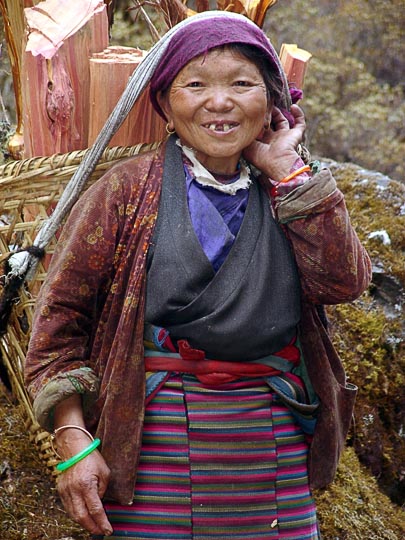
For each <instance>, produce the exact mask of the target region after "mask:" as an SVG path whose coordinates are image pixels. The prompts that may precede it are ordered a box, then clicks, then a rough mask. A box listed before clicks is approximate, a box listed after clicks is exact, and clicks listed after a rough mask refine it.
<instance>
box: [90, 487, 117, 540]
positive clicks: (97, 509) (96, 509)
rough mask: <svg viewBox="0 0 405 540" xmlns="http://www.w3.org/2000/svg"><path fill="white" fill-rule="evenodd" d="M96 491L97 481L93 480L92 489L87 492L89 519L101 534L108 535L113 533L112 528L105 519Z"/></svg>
mask: <svg viewBox="0 0 405 540" xmlns="http://www.w3.org/2000/svg"><path fill="white" fill-rule="evenodd" d="M98 491H99V487H98V480H97V478H95V479H94V480H93V484H92V489H90V490H89V491H88V492H87V496H86V507H87V510H88V513H89V515H90V517H91V519H92V520H93V522H94V523H95V524H96V525H97V527H98V528H99V529H100V530H101V531H102V532H103V534H105V535H110V534H112V532H113V531H112V527H111V524H110V522H109V521H108V519H107V515H106V513H105V510H104V507H103V503H102V502H101V499H100V497H99V494H98Z"/></svg>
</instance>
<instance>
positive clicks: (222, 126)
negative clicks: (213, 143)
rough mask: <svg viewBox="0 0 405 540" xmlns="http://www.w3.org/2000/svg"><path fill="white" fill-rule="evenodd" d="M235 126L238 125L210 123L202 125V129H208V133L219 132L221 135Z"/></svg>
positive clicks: (233, 123) (232, 123)
mask: <svg viewBox="0 0 405 540" xmlns="http://www.w3.org/2000/svg"><path fill="white" fill-rule="evenodd" d="M237 125H238V124H237V123H236V122H211V123H209V124H203V127H205V128H206V129H209V130H210V131H219V132H221V133H226V132H227V131H230V130H231V129H233V128H234V127H236V126H237Z"/></svg>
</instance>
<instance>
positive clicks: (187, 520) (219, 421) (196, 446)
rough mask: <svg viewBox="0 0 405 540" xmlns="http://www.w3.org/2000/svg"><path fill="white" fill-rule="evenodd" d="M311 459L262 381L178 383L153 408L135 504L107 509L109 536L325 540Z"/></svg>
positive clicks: (179, 378)
mask: <svg viewBox="0 0 405 540" xmlns="http://www.w3.org/2000/svg"><path fill="white" fill-rule="evenodd" d="M306 458H307V444H306V442H305V437H304V435H303V433H302V432H301V430H300V428H299V427H298V426H297V425H296V424H295V423H294V421H293V419H292V416H291V414H290V412H289V411H288V409H287V408H286V407H285V406H284V405H283V404H282V403H281V402H280V401H279V399H278V398H277V397H276V396H275V395H273V394H272V393H271V390H270V389H269V387H268V386H267V385H266V384H265V383H264V382H263V381H262V380H260V379H250V380H242V381H235V382H232V383H229V384H223V385H221V386H217V387H215V388H214V387H210V388H207V387H205V386H204V385H203V384H202V383H200V382H199V381H198V380H197V379H196V378H195V377H194V376H192V375H172V377H171V378H170V379H169V380H168V381H167V382H166V383H165V385H164V387H163V388H162V389H161V390H160V391H159V392H158V394H157V395H156V396H155V397H154V398H153V400H152V401H151V402H150V404H149V405H148V406H147V411H146V418H145V427H144V438H143V446H142V454H141V462H140V465H139V471H138V479H137V484H136V488H135V496H134V504H133V506H119V505H116V504H106V510H107V513H108V516H109V519H110V521H111V523H112V525H113V528H114V535H113V536H111V537H109V538H111V539H114V540H118V539H124V538H132V539H136V540H146V539H154V540H171V539H176V540H227V539H232V540H275V539H285V540H287V539H288V540H298V539H299V540H318V539H319V535H318V532H317V531H318V528H317V520H316V511H315V505H314V502H313V499H312V496H311V493H310V491H309V488H308V479H307V468H306ZM105 540H107V539H105Z"/></svg>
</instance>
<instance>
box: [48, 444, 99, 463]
mask: <svg viewBox="0 0 405 540" xmlns="http://www.w3.org/2000/svg"><path fill="white" fill-rule="evenodd" d="M100 444H101V441H100V439H94V441H93V442H92V443H91V444H89V446H87V447H86V448H83V450H82V451H81V452H79V453H78V454H76V455H75V456H72V457H71V458H69V459H67V460H66V461H62V463H58V464H57V465H56V468H57V470H58V471H66V469H69V468H70V467H72V466H73V465H76V463H78V462H79V461H81V460H82V459H83V458H85V457H86V456H88V455H89V454H91V453H92V452H93V450H95V449H96V448H97V447H98V446H100Z"/></svg>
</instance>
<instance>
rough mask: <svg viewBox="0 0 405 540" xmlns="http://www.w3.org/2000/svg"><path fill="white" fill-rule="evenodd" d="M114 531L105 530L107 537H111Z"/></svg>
mask: <svg viewBox="0 0 405 540" xmlns="http://www.w3.org/2000/svg"><path fill="white" fill-rule="evenodd" d="M113 532H114V531H113V530H112V529H104V534H105V535H106V536H110V534H112V533H113Z"/></svg>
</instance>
